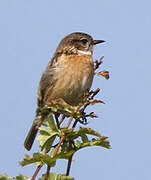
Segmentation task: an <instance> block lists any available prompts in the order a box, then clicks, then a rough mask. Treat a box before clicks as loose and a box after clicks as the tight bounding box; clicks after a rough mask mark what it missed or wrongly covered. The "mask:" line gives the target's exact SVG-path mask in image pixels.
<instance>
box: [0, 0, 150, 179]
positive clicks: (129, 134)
mask: <svg viewBox="0 0 151 180" xmlns="http://www.w3.org/2000/svg"><path fill="white" fill-rule="evenodd" d="M150 7H151V2H150V1H149V0H144V1H136V0H133V1H131V0H127V1H120V0H114V1H107V0H94V1H80V0H76V1H73V0H64V1H59V0H56V1H50V0H43V1H42V0H26V1H23V0H13V1H10V0H1V1H0V49H1V52H0V82H1V90H0V92H1V93H0V100H1V103H0V104H1V108H0V115H1V125H0V141H1V143H0V144H1V150H0V174H1V173H7V174H8V175H9V176H11V177H13V176H16V175H17V174H19V173H22V174H23V175H26V176H29V177H30V176H31V175H32V174H33V172H34V169H35V167H33V166H27V167H24V168H22V167H20V166H19V165H18V161H20V160H21V159H22V157H23V155H24V154H27V151H26V150H25V149H24V147H23V142H24V139H25V136H26V133H27V131H28V129H29V127H30V125H31V123H32V121H33V119H34V114H35V108H36V93H37V86H38V82H39V79H40V76H41V74H42V72H43V70H44V69H45V66H46V65H47V63H48V61H49V59H50V58H51V57H52V55H53V53H54V51H55V48H56V46H57V45H58V43H59V41H60V40H61V38H63V37H64V36H65V35H67V34H69V33H71V32H75V31H81V32H86V33H89V34H90V35H92V36H93V37H94V38H95V39H104V40H106V43H105V44H102V45H98V46H97V47H96V48H95V50H94V59H98V58H99V57H100V56H102V55H104V56H105V59H104V63H103V65H102V68H101V69H102V70H104V69H105V70H109V71H110V80H108V81H106V80H105V79H103V78H100V77H98V78H95V80H94V83H93V87H92V88H97V87H99V88H101V93H100V94H99V95H98V97H99V98H101V99H102V100H104V101H105V102H106V105H97V107H96V108H95V110H96V113H97V114H98V116H99V118H98V119H96V120H93V121H91V122H89V124H88V127H92V128H94V129H96V130H98V131H99V132H101V133H102V134H103V135H106V136H108V137H109V139H110V142H111V145H112V149H111V150H106V149H103V148H102V149H101V148H98V147H94V148H88V149H84V150H82V151H80V152H78V153H77V154H76V155H75V160H74V162H73V165H72V169H71V176H73V177H75V179H78V180H83V179H103V180H109V179H116V180H121V179H122V180H127V179H129V180H131V179H132V180H135V179H137V180H142V179H145V180H150V178H151V175H150V170H151V156H150V152H151V140H150V137H151V119H150V117H151V115H150V102H151V75H150V67H151V35H150V34H151V11H150ZM37 149H38V144H37V143H35V144H34V147H33V148H32V151H31V152H30V153H29V154H32V152H35V151H37ZM65 165H66V162H63V161H60V162H59V163H58V164H57V168H55V169H54V171H57V172H64V170H65V168H64V166H65Z"/></svg>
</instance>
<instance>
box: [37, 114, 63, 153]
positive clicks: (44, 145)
mask: <svg viewBox="0 0 151 180" xmlns="http://www.w3.org/2000/svg"><path fill="white" fill-rule="evenodd" d="M39 129H40V135H39V136H38V137H37V140H38V141H39V142H40V147H41V150H43V149H45V150H46V152H49V151H50V149H51V146H52V144H53V142H54V140H55V138H56V136H60V133H61V132H60V131H59V129H58V128H57V126H56V124H55V122H54V119H53V117H52V114H50V115H49V117H48V121H47V123H46V128H39Z"/></svg>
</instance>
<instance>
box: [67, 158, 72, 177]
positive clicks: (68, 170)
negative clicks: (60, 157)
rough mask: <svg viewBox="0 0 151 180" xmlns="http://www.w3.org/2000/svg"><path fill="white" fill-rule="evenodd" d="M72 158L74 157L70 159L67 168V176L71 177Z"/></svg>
mask: <svg viewBox="0 0 151 180" xmlns="http://www.w3.org/2000/svg"><path fill="white" fill-rule="evenodd" d="M72 157H73V155H71V156H70V158H69V159H68V166H67V171H66V176H69V173H70V169H71V163H72Z"/></svg>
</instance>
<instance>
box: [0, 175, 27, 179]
mask: <svg viewBox="0 0 151 180" xmlns="http://www.w3.org/2000/svg"><path fill="white" fill-rule="evenodd" d="M0 180H30V178H28V177H25V176H23V175H21V174H19V175H18V176H16V178H11V177H9V176H7V174H1V175H0Z"/></svg>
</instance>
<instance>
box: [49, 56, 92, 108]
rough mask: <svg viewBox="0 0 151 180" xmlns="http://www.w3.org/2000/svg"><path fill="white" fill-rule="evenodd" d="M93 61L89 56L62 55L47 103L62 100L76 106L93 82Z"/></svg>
mask: <svg viewBox="0 0 151 180" xmlns="http://www.w3.org/2000/svg"><path fill="white" fill-rule="evenodd" d="M93 74H94V68H93V61H92V57H91V56H90V55H62V56H61V57H60V58H59V59H58V65H57V68H56V71H55V83H54V84H53V87H51V89H50V91H49V92H48V94H47V95H48V96H47V97H49V98H48V99H47V101H51V100H52V99H57V98H62V99H64V100H65V101H66V102H67V103H68V104H70V105H73V106H74V105H78V104H79V103H80V101H81V98H82V97H83V95H84V93H85V92H86V90H89V89H90V87H91V85H92V81H93Z"/></svg>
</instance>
